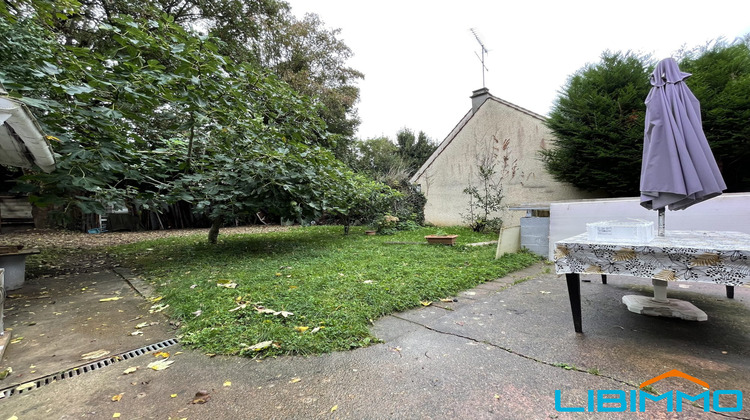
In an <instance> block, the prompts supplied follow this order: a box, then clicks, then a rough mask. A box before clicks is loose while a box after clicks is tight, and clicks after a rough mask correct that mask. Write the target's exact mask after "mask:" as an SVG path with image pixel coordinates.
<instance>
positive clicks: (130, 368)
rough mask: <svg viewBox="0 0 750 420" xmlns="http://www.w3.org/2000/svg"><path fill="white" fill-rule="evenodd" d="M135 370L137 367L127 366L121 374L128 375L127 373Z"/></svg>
mask: <svg viewBox="0 0 750 420" xmlns="http://www.w3.org/2000/svg"><path fill="white" fill-rule="evenodd" d="M136 370H138V368H137V367H129V368H127V369H125V370H123V371H122V374H123V375H128V374H131V373H133V372H135V371H136Z"/></svg>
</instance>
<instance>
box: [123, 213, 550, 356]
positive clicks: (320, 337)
mask: <svg viewBox="0 0 750 420" xmlns="http://www.w3.org/2000/svg"><path fill="white" fill-rule="evenodd" d="M445 230H446V231H447V232H449V233H452V234H459V237H458V243H459V245H458V246H454V247H429V246H427V245H426V244H424V245H422V244H420V245H398V246H394V245H388V244H385V243H384V242H388V241H393V240H397V241H405V242H408V241H418V242H424V239H423V237H424V236H425V235H427V234H430V233H432V229H429V228H422V229H418V230H414V231H410V232H399V233H397V234H396V235H395V236H368V235H364V228H361V227H356V228H353V231H354V232H355V233H356V234H353V235H341V232H340V228H339V227H336V226H314V227H306V228H296V229H292V230H291V231H289V232H284V233H269V234H262V235H232V236H225V237H223V238H222V239H221V240H220V241H219V244H218V245H217V246H208V245H206V244H205V243H204V242H203V241H200V240H199V239H198V238H197V237H195V236H193V237H185V238H172V239H164V240H158V241H149V242H143V243H139V244H134V245H125V246H121V247H118V248H116V249H115V250H113V251H112V252H115V253H116V254H118V256H119V257H121V258H124V259H126V260H127V261H130V263H131V264H135V265H137V267H138V268H139V269H140V270H141V271H140V272H141V273H143V275H144V276H145V277H146V279H147V280H150V281H151V282H153V283H154V284H158V285H161V286H159V293H161V294H162V295H163V296H164V298H163V300H162V302H164V303H167V304H169V308H168V309H167V312H169V316H170V317H172V318H173V319H175V320H178V321H180V323H181V334H182V339H181V342H182V343H184V344H187V345H190V346H194V347H198V348H200V349H201V350H202V351H205V352H210V353H218V354H235V355H243V356H248V357H266V356H274V355H280V354H313V353H324V352H330V351H336V350H348V349H352V348H357V347H363V346H368V345H370V344H372V343H376V342H377V341H378V340H377V338H376V337H374V336H373V335H372V334H371V333H370V331H369V327H370V325H371V324H370V323H371V322H372V321H373V320H375V319H378V318H379V317H381V316H384V315H387V314H391V313H394V312H398V311H403V310H406V309H410V308H415V307H418V306H420V301H436V300H438V299H440V298H445V297H448V296H454V295H456V294H457V293H458V292H460V291H462V290H466V289H469V288H471V287H474V286H476V285H478V284H480V283H482V282H485V281H491V280H493V279H496V278H498V277H502V276H504V275H506V274H507V273H509V272H511V271H514V270H518V269H521V268H523V267H526V266H529V265H531V264H534V263H535V262H537V261H538V257H536V256H534V255H532V254H526V253H519V254H509V255H506V256H503V257H502V258H501V259H497V260H496V259H494V253H495V249H494V247H475V246H462V245H463V244H466V243H470V242H480V241H486V240H487V235H482V234H478V233H475V232H472V231H471V230H469V229H466V228H455V227H454V228H445ZM136 257H137V258H136ZM220 282H225V283H236V284H237V287H236V288H235V289H231V288H226V287H220V286H218V285H217V284H218V283H220ZM261 302H262V303H261ZM242 305H245V306H244V307H242ZM260 306H262V307H264V308H268V309H272V310H274V311H277V312H280V311H287V312H291V313H293V315H288V316H287V317H284V316H282V315H274V314H273V313H262V312H259V311H258V310H256V309H255V308H256V307H260ZM198 310H201V311H202V312H200V315H199V316H196V315H195V312H196V311H198ZM297 327H307V329H304V328H297ZM313 331H315V332H313ZM264 341H272V342H273V343H274V345H273V346H269V347H267V348H265V349H263V350H261V351H254V350H251V349H250V347H251V346H253V345H254V344H257V343H260V342H264Z"/></svg>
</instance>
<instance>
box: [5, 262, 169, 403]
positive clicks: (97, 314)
mask: <svg viewBox="0 0 750 420" xmlns="http://www.w3.org/2000/svg"><path fill="white" fill-rule="evenodd" d="M101 299H114V300H105V301H101ZM151 305H152V304H151V303H150V302H149V301H147V300H145V299H144V298H143V297H142V296H141V295H140V294H138V293H137V292H136V291H135V290H134V289H133V288H132V287H131V286H130V285H129V284H128V283H127V282H126V281H124V280H123V278H122V277H120V276H118V275H116V274H115V273H113V272H112V271H108V270H107V271H102V272H94V273H86V274H80V275H67V276H61V277H55V278H37V279H29V280H27V281H26V283H25V284H24V286H23V287H22V288H20V289H17V290H14V291H13V292H11V293H9V295H8V300H7V301H6V303H5V311H6V312H5V327H6V329H7V328H10V329H12V333H13V340H11V341H12V344H10V345H9V346H8V348H7V350H6V352H5V354H4V357H3V360H2V361H0V365H2V366H4V367H7V366H10V367H12V368H13V373H12V374H11V375H10V376H9V377H8V378H6V379H5V380H4V381H2V382H0V388H4V387H5V386H4V385H5V384H8V385H10V384H9V382H12V383H23V382H26V381H27V380H30V379H33V378H38V377H42V376H46V375H51V374H54V373H56V372H59V371H61V370H64V369H67V368H71V367H73V366H77V365H80V364H84V363H86V362H88V361H91V360H95V359H83V358H82V356H83V355H85V354H88V353H92V352H96V351H99V350H102V351H103V352H108V354H109V355H115V354H118V353H122V352H125V351H129V350H132V349H136V348H139V347H142V346H145V345H148V344H152V343H155V342H159V341H162V340H166V339H168V338H174V335H175V331H174V330H173V329H172V328H170V326H169V320H168V319H167V318H166V317H165V316H163V314H161V313H149V308H150V307H151ZM139 324H145V325H146V326H143V327H142V328H136V326H138V325H139ZM131 334H135V335H131Z"/></svg>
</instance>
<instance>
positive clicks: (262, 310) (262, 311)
mask: <svg viewBox="0 0 750 420" xmlns="http://www.w3.org/2000/svg"><path fill="white" fill-rule="evenodd" d="M253 309H255V310H256V311H257V312H258V313H259V314H272V315H281V316H283V317H284V318H286V317H289V316H291V315H294V313H293V312H287V311H275V310H273V309H271V308H266V307H263V306H255V307H253Z"/></svg>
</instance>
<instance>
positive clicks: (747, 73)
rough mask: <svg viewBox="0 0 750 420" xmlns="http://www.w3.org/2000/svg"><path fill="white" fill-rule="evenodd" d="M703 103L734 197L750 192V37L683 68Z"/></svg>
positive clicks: (695, 57)
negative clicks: (737, 193)
mask: <svg viewBox="0 0 750 420" xmlns="http://www.w3.org/2000/svg"><path fill="white" fill-rule="evenodd" d="M680 69H681V70H682V71H685V72H688V73H692V74H693V75H692V76H691V77H690V78H689V79H687V83H688V86H690V90H692V91H693V93H694V94H695V96H696V97H697V98H698V100H699V101H700V103H701V115H702V116H703V128H704V131H705V133H706V138H707V139H708V142H709V144H710V146H711V151H712V152H713V153H714V157H715V158H716V160H717V163H718V164H719V167H720V168H721V172H722V176H723V177H724V181H725V182H726V184H727V188H728V190H727V191H728V192H740V191H750V172H749V171H748V170H747V168H748V167H750V124H748V121H750V35H748V36H746V37H745V38H744V39H742V40H737V41H735V42H734V43H727V42H723V41H719V42H716V43H713V44H712V45H711V46H710V47H708V48H703V49H697V50H694V51H692V52H691V53H689V54H688V55H687V56H686V57H685V58H684V59H682V60H681V62H680Z"/></svg>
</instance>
